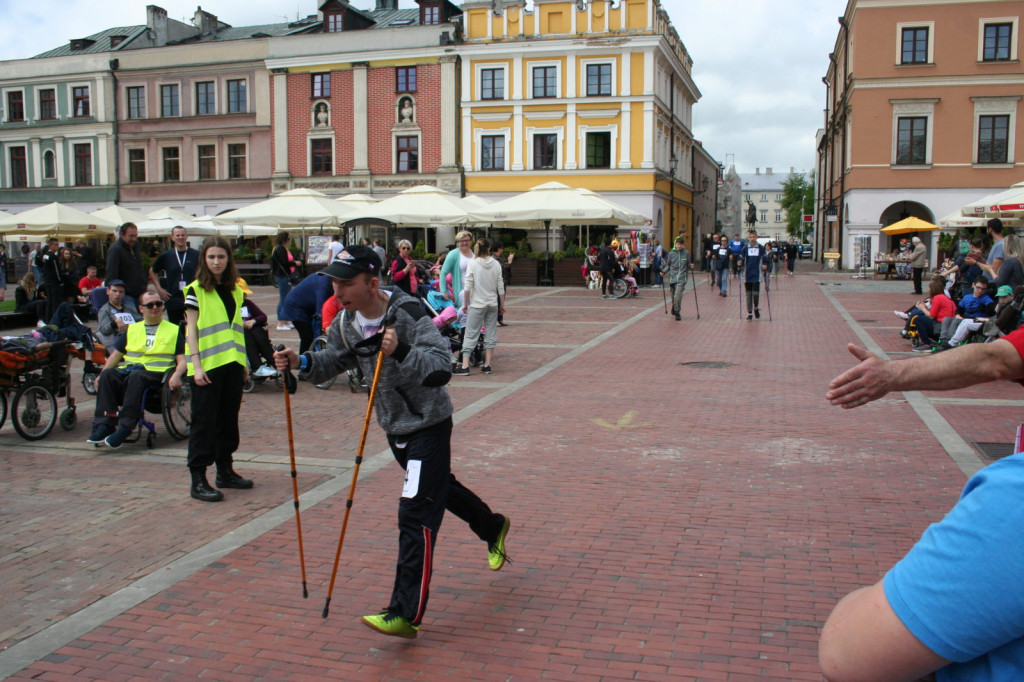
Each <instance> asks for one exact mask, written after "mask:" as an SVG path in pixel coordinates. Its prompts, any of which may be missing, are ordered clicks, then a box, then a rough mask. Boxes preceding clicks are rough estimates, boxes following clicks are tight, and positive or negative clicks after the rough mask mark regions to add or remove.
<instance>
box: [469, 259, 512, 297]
mask: <svg viewBox="0 0 1024 682" xmlns="http://www.w3.org/2000/svg"><path fill="white" fill-rule="evenodd" d="M462 286H463V289H464V290H465V291H468V292H469V298H468V300H469V307H470V308H486V307H487V306H496V305H498V296H501V295H503V294H504V293H505V281H504V280H503V279H502V277H501V263H499V262H498V261H496V260H495V259H493V258H491V257H490V256H486V257H485V258H474V259H473V260H471V261H469V265H467V266H466V277H465V279H463V281H462Z"/></svg>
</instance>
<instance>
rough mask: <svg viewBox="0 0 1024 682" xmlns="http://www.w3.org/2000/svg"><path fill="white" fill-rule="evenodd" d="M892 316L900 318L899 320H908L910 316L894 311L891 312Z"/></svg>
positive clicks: (900, 311)
mask: <svg viewBox="0 0 1024 682" xmlns="http://www.w3.org/2000/svg"><path fill="white" fill-rule="evenodd" d="M892 314H893V315H895V316H896V317H898V318H900V319H901V320H909V319H910V315H907V314H906V313H905V312H903V311H902V310H894V311H892Z"/></svg>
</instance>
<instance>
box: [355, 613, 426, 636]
mask: <svg viewBox="0 0 1024 682" xmlns="http://www.w3.org/2000/svg"><path fill="white" fill-rule="evenodd" d="M363 625H365V626H366V627H368V628H370V629H371V630H376V631H377V632H380V633H383V634H385V635H391V636H392V637H404V638H406V639H416V634H417V633H418V632H419V628H418V627H416V626H415V625H413V624H412V623H410V622H409V621H408V620H406V619H405V618H402V617H401V616H396V615H395V614H393V613H391V612H390V611H385V612H384V613H378V614H375V615H372V616H363Z"/></svg>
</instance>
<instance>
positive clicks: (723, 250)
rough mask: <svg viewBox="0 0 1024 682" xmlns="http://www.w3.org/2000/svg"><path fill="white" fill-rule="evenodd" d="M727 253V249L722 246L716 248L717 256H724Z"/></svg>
mask: <svg viewBox="0 0 1024 682" xmlns="http://www.w3.org/2000/svg"><path fill="white" fill-rule="evenodd" d="M727 253H729V249H726V248H724V247H723V248H721V249H719V250H718V255H719V256H724V255H725V254H727Z"/></svg>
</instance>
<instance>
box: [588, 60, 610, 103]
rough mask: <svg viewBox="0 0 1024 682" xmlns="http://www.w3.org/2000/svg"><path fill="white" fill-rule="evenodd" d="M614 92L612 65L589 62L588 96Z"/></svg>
mask: <svg viewBox="0 0 1024 682" xmlns="http://www.w3.org/2000/svg"><path fill="white" fill-rule="evenodd" d="M610 94H612V65H611V64H587V97H593V96H596V95H610Z"/></svg>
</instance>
